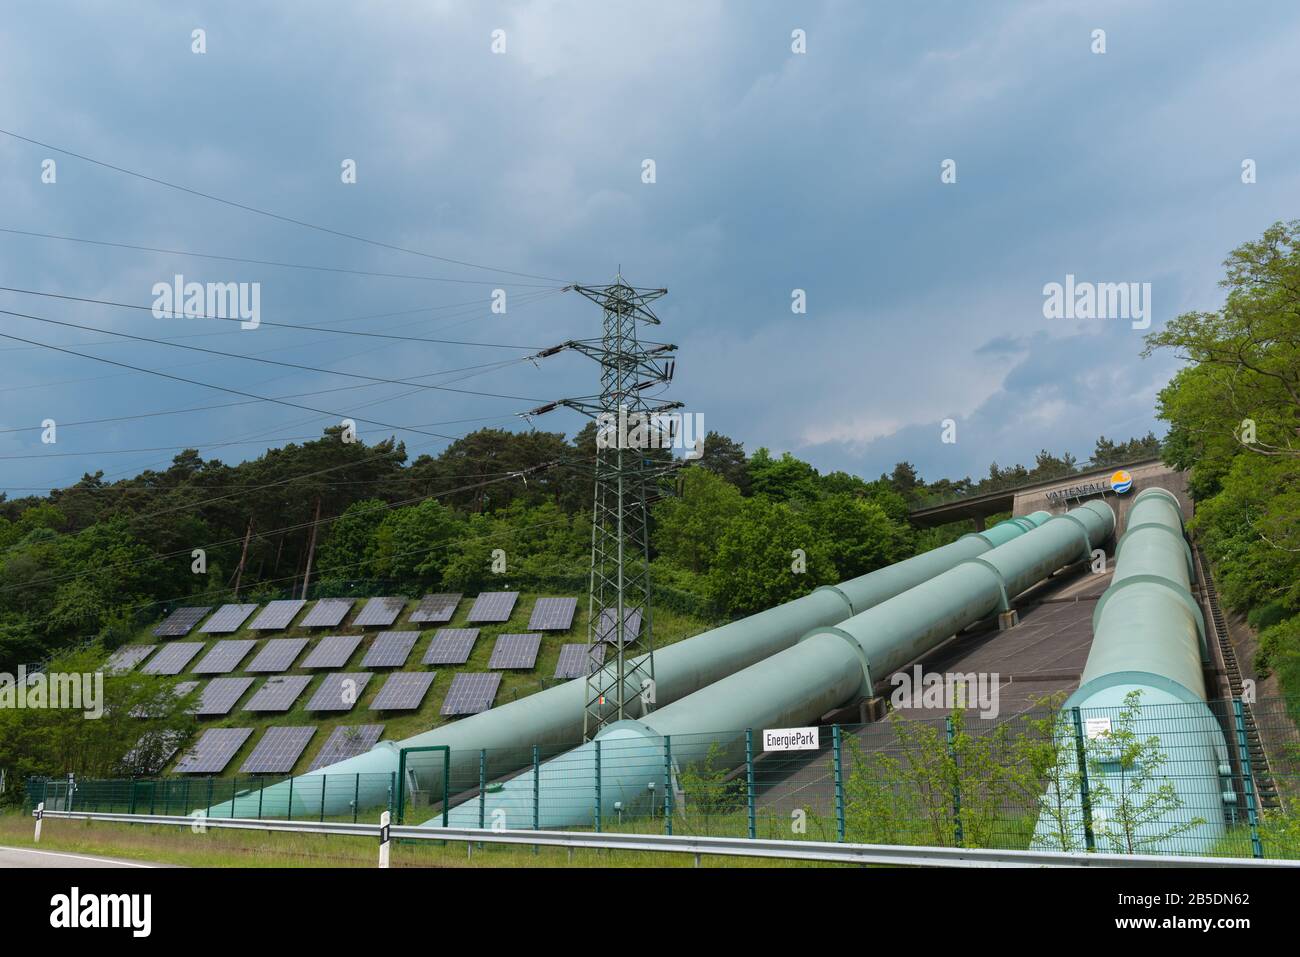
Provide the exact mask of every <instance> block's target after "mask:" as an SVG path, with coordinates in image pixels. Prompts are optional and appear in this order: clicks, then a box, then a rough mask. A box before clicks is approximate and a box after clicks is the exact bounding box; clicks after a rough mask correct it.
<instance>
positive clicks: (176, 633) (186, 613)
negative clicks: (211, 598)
mask: <svg viewBox="0 0 1300 957" xmlns="http://www.w3.org/2000/svg"><path fill="white" fill-rule="evenodd" d="M210 611H212V606H211V605H205V606H204V607H202V608H177V609H176V610H175V611H174V612H172V613H171V614H170V615H168V616H167V617H166V618H164V619H163V621H162V622H161V624H159V625H158V627H157V628H155V629H154V630H153V636H154V637H155V638H180V637H181V636H182V635H188V634H189V633H190V629H191V628H193V627H194V626H195V625H197V624H198V623H199V620H200V619H202V618H203V616H204V615H206V614H207V613H208V612H210Z"/></svg>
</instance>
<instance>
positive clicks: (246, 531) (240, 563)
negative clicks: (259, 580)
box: [235, 515, 253, 600]
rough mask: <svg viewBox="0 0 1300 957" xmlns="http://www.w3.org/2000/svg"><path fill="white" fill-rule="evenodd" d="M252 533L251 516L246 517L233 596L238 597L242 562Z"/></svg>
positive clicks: (242, 573)
mask: <svg viewBox="0 0 1300 957" xmlns="http://www.w3.org/2000/svg"><path fill="white" fill-rule="evenodd" d="M252 534H253V516H251V515H250V516H249V517H248V528H247V529H246V530H245V531H244V550H243V551H242V552H240V553H239V567H238V568H236V569H235V598H236V600H238V598H239V580H240V579H241V578H243V576H244V562H245V561H246V560H247V559H248V539H249V537H250V536H251V535H252Z"/></svg>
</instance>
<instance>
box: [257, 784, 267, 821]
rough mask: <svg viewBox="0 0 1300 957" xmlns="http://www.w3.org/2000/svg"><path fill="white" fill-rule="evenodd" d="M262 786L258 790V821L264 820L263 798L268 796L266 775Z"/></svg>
mask: <svg viewBox="0 0 1300 957" xmlns="http://www.w3.org/2000/svg"><path fill="white" fill-rule="evenodd" d="M261 781H262V786H261V787H259V788H258V789H257V819H258V820H259V821H260V820H261V819H262V798H263V796H264V795H265V794H266V775H262V779H261Z"/></svg>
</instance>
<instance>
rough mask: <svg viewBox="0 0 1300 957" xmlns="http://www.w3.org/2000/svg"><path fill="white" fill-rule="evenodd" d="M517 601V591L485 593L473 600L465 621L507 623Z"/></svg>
mask: <svg viewBox="0 0 1300 957" xmlns="http://www.w3.org/2000/svg"><path fill="white" fill-rule="evenodd" d="M518 599H519V592H517V591H485V592H484V593H483V594H481V595H479V596H478V597H477V598H475V599H474V607H473V608H471V609H470V610H469V617H468V618H466V619H465V620H466V621H509V620H510V613H511V612H513V611H514V610H515V602H516V601H517V600H518Z"/></svg>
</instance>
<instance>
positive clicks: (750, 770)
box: [745, 728, 758, 841]
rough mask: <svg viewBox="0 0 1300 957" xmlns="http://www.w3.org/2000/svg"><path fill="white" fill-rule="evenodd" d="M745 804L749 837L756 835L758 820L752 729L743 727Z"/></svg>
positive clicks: (753, 837)
mask: <svg viewBox="0 0 1300 957" xmlns="http://www.w3.org/2000/svg"><path fill="white" fill-rule="evenodd" d="M745 804H746V809H747V811H748V814H749V839H750V840H751V841H752V840H754V839H756V838H757V837H758V822H757V821H756V820H755V817H754V729H753V728H746V729H745Z"/></svg>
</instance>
